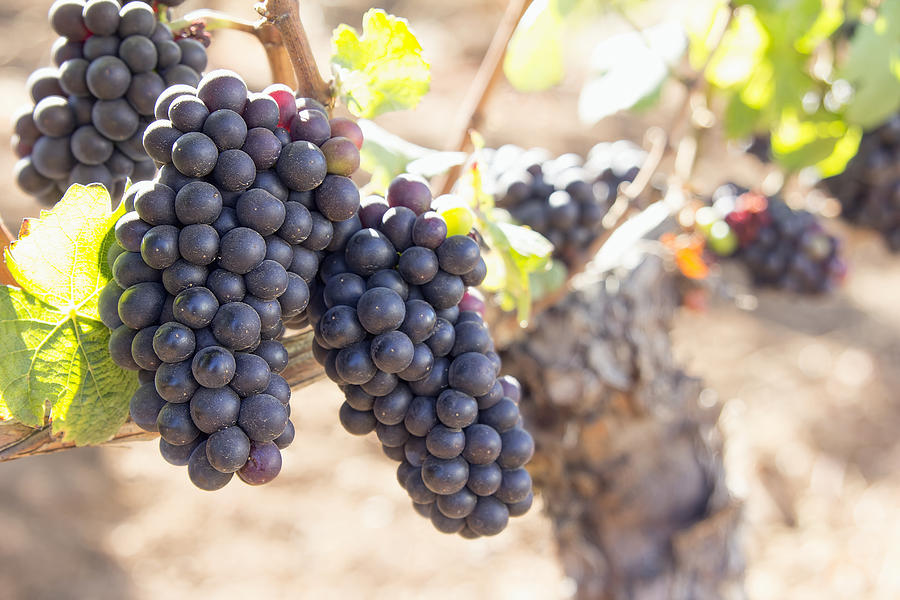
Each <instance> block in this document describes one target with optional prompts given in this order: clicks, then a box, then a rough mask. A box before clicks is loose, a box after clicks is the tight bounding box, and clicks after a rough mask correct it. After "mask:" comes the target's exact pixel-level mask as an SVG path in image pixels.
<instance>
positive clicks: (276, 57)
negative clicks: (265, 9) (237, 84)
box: [169, 9, 297, 88]
mask: <svg viewBox="0 0 900 600" xmlns="http://www.w3.org/2000/svg"><path fill="white" fill-rule="evenodd" d="M194 23H202V24H203V26H204V28H205V29H206V30H207V31H216V30H217V29H231V30H234V31H240V32H243V33H249V34H251V35H253V36H255V37H256V39H257V40H259V43H260V44H262V47H263V50H264V51H265V53H266V59H267V60H268V61H269V68H270V69H271V71H272V80H273V81H275V82H276V83H284V84H286V85H289V86H290V87H292V88H293V87H296V84H297V79H296V77H295V76H294V70H293V67H292V66H291V59H290V57H289V56H288V53H287V50H286V49H285V47H284V44H283V43H282V39H281V32H280V31H279V30H278V28H277V27H275V26H274V25H272V24H271V23H269V22H268V21H267V20H266V19H258V20H256V21H249V20H247V19H240V18H237V17H233V16H231V15H228V14H225V13H223V12H221V11H218V10H210V9H200V10H195V11H192V12H190V13H188V14H186V15H184V16H183V17H181V18H180V19H177V20H175V21H172V22H170V23H169V27H170V28H171V29H172V31H175V32H178V31H182V30H184V29H187V28H188V27H190V26H191V25H193V24H194Z"/></svg>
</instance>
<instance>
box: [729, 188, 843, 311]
mask: <svg viewBox="0 0 900 600" xmlns="http://www.w3.org/2000/svg"><path fill="white" fill-rule="evenodd" d="M713 201H714V202H713V209H715V210H716V211H717V213H718V214H720V215H722V216H723V219H724V222H725V223H726V224H727V225H728V227H729V228H730V229H731V231H732V232H733V233H734V235H735V236H736V238H737V242H738V243H737V250H736V253H735V254H734V256H735V257H736V258H737V259H739V260H740V261H741V262H743V263H744V264H745V265H746V266H747V268H748V269H749V270H750V273H751V275H752V277H753V280H754V283H755V284H756V285H760V286H770V287H776V288H782V289H787V290H791V291H795V292H801V293H807V294H816V293H823V292H827V291H831V290H832V289H834V288H835V287H836V286H837V285H838V284H839V283H840V282H841V281H842V280H843V278H844V276H845V274H846V265H845V263H844V261H843V260H842V258H841V256H840V244H839V242H838V240H837V238H835V237H834V236H832V235H829V234H828V232H826V231H825V229H824V228H823V227H822V224H821V223H820V222H819V221H818V219H817V218H816V216H815V215H813V214H812V213H810V212H808V211H805V210H794V209H792V208H791V207H789V206H788V205H787V204H785V203H784V201H782V200H780V199H778V198H766V197H765V196H762V195H760V194H757V193H754V192H750V191H748V190H747V189H745V188H741V187H739V186H737V185H735V184H731V183H729V184H725V185H723V186H721V187H720V188H719V189H718V190H716V191H715V193H714V194H713ZM713 227H715V225H713Z"/></svg>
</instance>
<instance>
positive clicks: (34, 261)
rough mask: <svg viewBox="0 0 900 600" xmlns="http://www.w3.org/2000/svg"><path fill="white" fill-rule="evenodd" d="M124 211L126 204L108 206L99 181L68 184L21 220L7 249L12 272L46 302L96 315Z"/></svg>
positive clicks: (83, 314) (23, 284) (95, 317)
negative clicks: (48, 205)
mask: <svg viewBox="0 0 900 600" xmlns="http://www.w3.org/2000/svg"><path fill="white" fill-rule="evenodd" d="M123 214H125V206H124V205H120V206H119V209H118V210H117V211H116V212H112V211H111V210H110V199H109V194H108V193H107V192H106V188H104V187H103V186H100V185H91V186H87V187H85V186H81V185H76V186H72V187H71V188H69V190H68V191H67V192H66V194H65V196H64V197H63V199H62V200H61V201H60V202H59V203H58V204H57V205H56V206H55V207H54V208H53V209H52V210H44V211H41V216H40V218H39V219H26V220H25V222H24V223H23V224H22V229H21V231H20V232H19V239H18V240H17V241H15V242H13V244H12V246H10V248H9V249H8V250H7V251H6V264H7V266H8V267H9V271H10V273H12V276H13V277H14V278H15V280H16V282H17V283H18V284H19V285H20V286H21V287H22V289H24V290H25V291H27V292H29V293H31V294H33V295H34V296H36V297H37V298H38V299H40V300H42V301H44V302H45V303H47V304H49V305H50V306H55V307H59V308H61V309H66V310H73V309H74V310H77V311H78V313H79V314H80V315H82V316H84V317H85V318H88V319H94V320H99V319H100V317H99V316H98V314H97V297H96V296H97V293H98V292H99V290H100V289H102V288H103V286H104V285H106V282H107V281H109V280H110V278H111V277H112V273H111V271H110V268H109V266H108V265H107V264H106V252H107V250H109V246H110V245H111V244H112V242H113V240H114V237H113V234H112V229H113V227H114V226H115V224H116V221H118V220H119V217H121V216H122V215H123Z"/></svg>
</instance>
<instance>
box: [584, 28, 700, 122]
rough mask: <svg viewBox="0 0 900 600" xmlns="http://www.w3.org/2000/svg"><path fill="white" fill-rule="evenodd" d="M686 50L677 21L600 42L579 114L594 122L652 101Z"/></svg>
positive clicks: (685, 41)
mask: <svg viewBox="0 0 900 600" xmlns="http://www.w3.org/2000/svg"><path fill="white" fill-rule="evenodd" d="M686 49H687V37H686V35H685V33H684V28H683V27H682V26H681V25H680V24H679V23H675V22H668V23H662V24H660V25H656V26H653V27H650V28H648V29H646V30H644V31H641V32H628V33H623V34H621V35H616V36H613V37H611V38H609V39H607V40H604V41H602V42H600V43H599V44H597V45H596V46H595V47H594V50H593V52H592V55H591V73H592V74H591V76H590V77H589V79H588V81H587V82H586V83H585V84H584V87H583V88H582V90H581V95H580V97H579V99H578V117H579V118H580V119H581V121H582V122H583V123H586V124H589V125H592V124H594V123H596V122H597V121H599V120H601V119H603V118H604V117H608V116H609V115H611V114H613V113H615V112H618V111H620V110H627V109H629V108H633V107H636V106H638V105H639V104H641V103H643V102H645V101H647V100H649V99H650V98H652V97H653V96H654V95H655V94H657V93H658V92H659V90H660V88H661V86H662V84H663V83H664V82H665V80H666V78H667V77H668V76H669V71H670V65H674V64H676V63H677V61H678V59H679V58H681V56H682V55H683V54H684V52H685V50H686Z"/></svg>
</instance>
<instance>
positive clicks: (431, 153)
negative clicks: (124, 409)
mask: <svg viewBox="0 0 900 600" xmlns="http://www.w3.org/2000/svg"><path fill="white" fill-rule="evenodd" d="M359 126H360V129H362V132H363V147H362V150H361V151H360V167H361V168H362V170H364V171H368V172H369V173H370V174H371V175H372V178H371V180H370V181H369V183H368V184H367V185H366V188H367V189H368V190H370V191H372V192H377V193H382V194H383V193H384V191H385V190H387V187H388V185H390V183H391V181H392V180H393V179H394V177H396V176H397V175H400V174H401V173H412V174H414V175H421V176H422V177H426V178H430V177H434V176H435V175H440V174H441V173H444V172H446V171H447V170H449V169H450V168H451V167H454V166H456V165H461V164H463V163H464V162H465V161H466V158H467V156H468V155H467V154H465V153H464V152H441V151H439V150H433V149H431V148H425V147H424V146H419V145H416V144H413V143H412V142H409V141H407V140H404V139H403V138H401V137H400V136H398V135H394V134H393V133H391V132H389V131H387V130H386V129H384V128H382V127H379V126H378V125H376V124H375V123H374V122H373V121H369V120H368V119H360V121H359Z"/></svg>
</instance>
